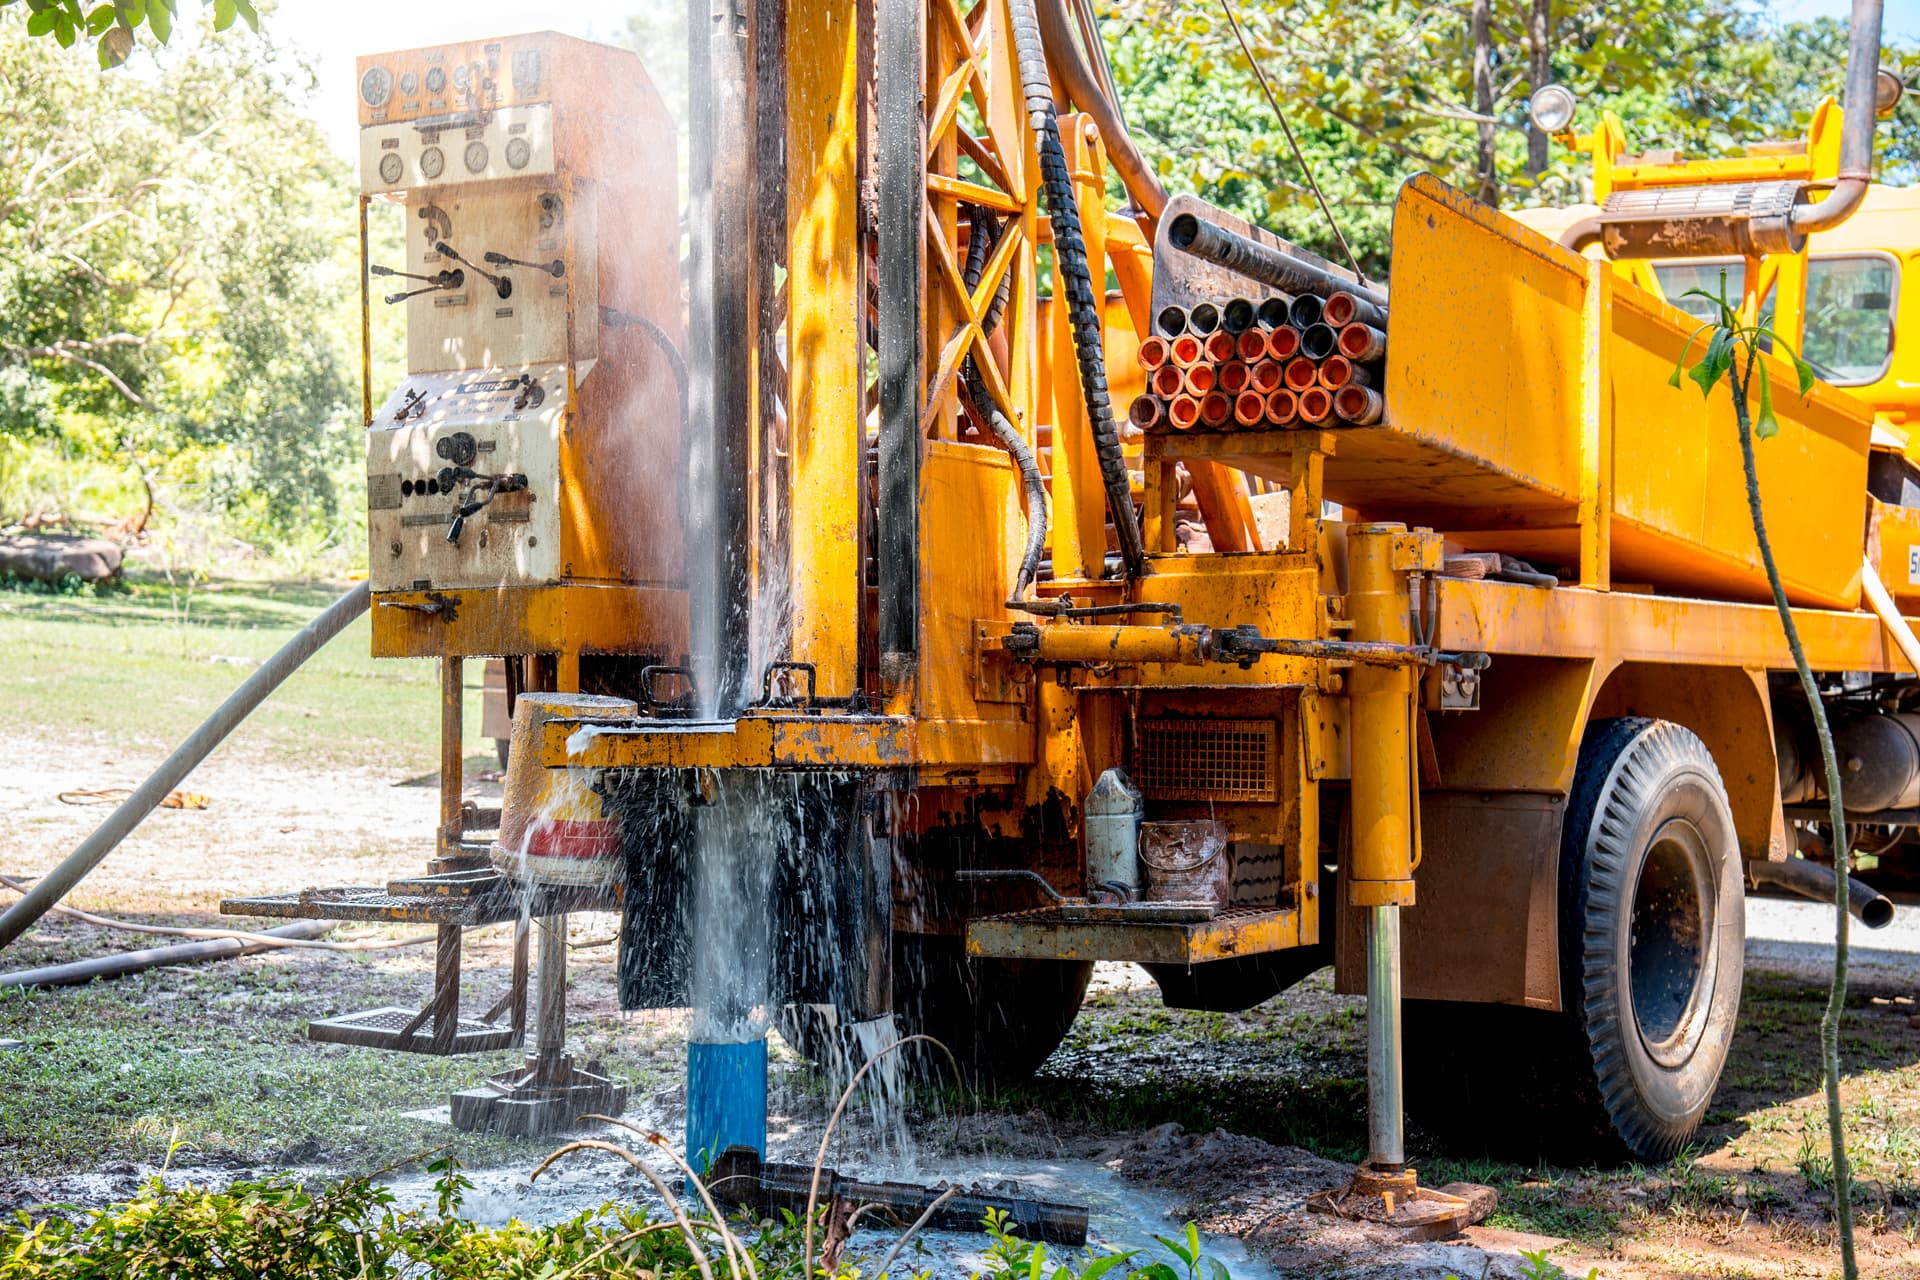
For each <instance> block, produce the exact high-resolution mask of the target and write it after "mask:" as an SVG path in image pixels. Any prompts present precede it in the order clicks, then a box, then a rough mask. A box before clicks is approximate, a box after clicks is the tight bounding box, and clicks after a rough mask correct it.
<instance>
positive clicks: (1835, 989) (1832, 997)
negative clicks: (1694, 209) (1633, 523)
mask: <svg viewBox="0 0 1920 1280" xmlns="http://www.w3.org/2000/svg"><path fill="white" fill-rule="evenodd" d="M1686 296H1688V297H1694V298H1703V299H1705V300H1706V301H1707V302H1709V303H1711V304H1712V305H1713V307H1714V311H1715V316H1714V318H1713V319H1712V320H1709V321H1708V322H1707V323H1706V324H1703V325H1701V326H1700V327H1699V328H1698V329H1695V330H1694V331H1693V332H1692V333H1691V334H1689V335H1688V336H1687V341H1686V344H1685V345H1684V346H1682V347H1681V348H1680V358H1679V360H1677V361H1676V362H1675V363H1674V366H1673V376H1672V377H1671V378H1669V379H1668V380H1667V381H1668V385H1670V386H1673V387H1678V386H1679V385H1680V378H1681V375H1682V374H1683V373H1684V374H1685V376H1687V377H1689V378H1691V379H1693V381H1694V382H1695V383H1696V384H1697V385H1698V386H1699V388H1700V394H1701V395H1703V396H1709V397H1710V396H1712V394H1713V389H1714V387H1716V386H1717V385H1719V383H1720V382H1721V380H1722V379H1724V380H1725V381H1726V382H1727V385H1728V387H1729V388H1730V389H1731V391H1732V393H1733V417H1734V421H1735V422H1736V423H1737V424H1738V425H1739V428H1740V460H1741V462H1742V464H1743V465H1744V466H1745V468H1746V473H1747V512H1748V514H1749V515H1750V516H1751V517H1752V518H1753V536H1754V540H1755V541H1757V542H1758V543H1759V544H1760V562H1761V564H1762V565H1763V566H1765V568H1766V571H1767V585H1768V586H1770V587H1772V589H1773V605H1774V608H1775V609H1776V610H1778V611H1779V614H1780V625H1781V627H1782V628H1783V629H1784V630H1785V631H1786V635H1787V648H1788V649H1789V650H1791V651H1792V653H1793V665H1794V669H1795V670H1796V671H1798V672H1799V675H1800V688H1801V691H1802V692H1803V693H1805V695H1806V699H1807V706H1808V708H1809V709H1810V710H1811V711H1812V714H1813V728H1814V733H1815V734H1816V735H1817V736H1818V737H1819V739H1820V762H1821V765H1822V767H1823V768H1824V769H1825V771H1826V779H1827V809H1828V821H1829V822H1830V823H1831V824H1832V828H1833V870H1834V886H1835V887H1834V911H1835V912H1836V918H1835V922H1834V939H1833V982H1832V984H1831V986H1830V987H1829V988H1828V990H1827V1008H1826V1012H1825V1014H1824V1015H1823V1016H1822V1017H1821V1019H1820V1061H1821V1067H1822V1069H1823V1072H1824V1074H1825V1076H1826V1085H1827V1090H1826V1091H1827V1136H1828V1140H1829V1142H1830V1143H1831V1145H1832V1148H1833V1212H1834V1218H1835V1220H1836V1222H1837V1223H1838V1224H1839V1229H1840V1263H1841V1267H1842V1269H1843V1272H1844V1274H1845V1276H1846V1280H1856V1278H1857V1277H1858V1276H1859V1274H1860V1272H1859V1267H1858V1264H1857V1263H1856V1262H1855V1261H1854V1251H1853V1177H1852V1170H1851V1167H1850V1166H1849V1165H1848V1163H1847V1137H1846V1127H1845V1122H1844V1120H1843V1119H1842V1116H1841V1112H1840V1015H1841V1012H1842V1011H1843V1009H1844V1007H1845V1003H1846V997H1847V928H1848V916H1847V861H1848V857H1849V854H1848V851H1847V828H1846V820H1845V817H1844V814H1843V813H1842V808H1841V795H1840V764H1839V761H1838V759H1837V758H1836V757H1835V755H1834V750H1833V732H1832V730H1831V729H1830V728H1829V727H1828V725H1827V710H1826V704H1825V703H1823V702H1822V701H1821V700H1820V686H1819V684H1818V682H1816V681H1815V679H1814V676H1813V669H1812V668H1811V667H1810V666H1809V665H1808V663H1807V654H1806V650H1805V649H1804V648H1803V647H1802V646H1801V644H1800V630H1799V628H1798V627H1797V626H1795V625H1794V621H1793V610H1792V609H1791V608H1789V607H1788V605H1787V593H1786V589H1785V588H1784V587H1783V586H1781V584H1780V570H1779V568H1778V566H1777V565H1775V563H1774V559H1773V545H1772V543H1770V542H1769V541H1768V540H1767V524H1766V519H1765V517H1764V516H1763V514H1762V512H1761V507H1760V474H1759V471H1758V470H1757V469H1756V466H1755V463H1754V455H1753V440H1754V437H1755V436H1756V435H1758V436H1759V437H1760V438H1761V439H1762V440H1766V439H1769V438H1771V437H1773V436H1775V435H1777V434H1779V431H1780V422H1779V420H1778V419H1777V418H1776V417H1774V412H1773V379H1772V376H1771V375H1770V373H1769V372H1768V370H1767V367H1766V359H1765V356H1764V355H1763V351H1764V350H1765V349H1766V348H1768V347H1771V348H1772V349H1773V350H1776V351H1783V352H1785V353H1786V355H1787V358H1788V359H1789V360H1791V361H1792V362H1793V368H1794V373H1795V374H1796V375H1797V376H1798V378H1799V385H1800V395H1801V397H1802V398H1804V397H1805V396H1806V395H1807V393H1808V392H1809V391H1811V390H1813V382H1814V378H1813V366H1812V365H1810V364H1808V363H1807V362H1806V361H1805V360H1803V359H1801V358H1800V355H1799V353H1798V352H1796V351H1794V350H1793V349H1792V348H1791V347H1789V346H1788V345H1787V344H1786V343H1785V342H1783V341H1782V340H1781V339H1780V336H1779V335H1778V334H1776V333H1775V332H1774V331H1773V329H1772V328H1771V327H1770V326H1767V325H1763V324H1748V323H1746V322H1745V318H1744V317H1743V316H1742V315H1741V313H1740V312H1739V311H1738V310H1736V309H1735V308H1734V306H1733V304H1732V303H1730V302H1729V301H1728V300H1727V273H1726V272H1725V271H1722V272H1721V273H1720V292H1719V294H1718V296H1716V295H1714V294H1710V293H1708V292H1706V291H1705V290H1703V289H1689V290H1688V291H1687V294H1686ZM1702 334H1707V335H1708V338H1707V345H1706V350H1705V352H1704V353H1703V354H1702V355H1701V357H1700V359H1699V361H1698V362H1697V363H1696V364H1695V365H1694V366H1693V368H1691V369H1688V368H1686V363H1687V355H1688V353H1689V352H1691V351H1692V350H1693V344H1694V342H1695V340H1697V339H1698V338H1699V337H1700V336H1701V335H1702ZM1756 381H1757V382H1758V384H1759V385H1758V392H1759V396H1758V401H1759V402H1758V408H1757V412H1756V411H1755V410H1754V408H1753V407H1751V406H1750V405H1749V403H1748V401H1749V394H1750V392H1752V391H1753V390H1754V389H1755V382H1756Z"/></svg>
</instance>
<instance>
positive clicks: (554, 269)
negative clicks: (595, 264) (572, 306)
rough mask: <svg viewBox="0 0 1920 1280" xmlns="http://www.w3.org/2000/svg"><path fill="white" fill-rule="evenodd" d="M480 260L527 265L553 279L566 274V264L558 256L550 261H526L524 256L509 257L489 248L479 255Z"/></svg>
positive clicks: (502, 265) (499, 263) (515, 265)
mask: <svg viewBox="0 0 1920 1280" xmlns="http://www.w3.org/2000/svg"><path fill="white" fill-rule="evenodd" d="M480 260H481V261H482V262H485V263H487V264H488V265H490V266H495V267H528V268H531V269H532V270H534V271H544V272H546V273H547V274H548V275H550V276H552V277H553V278H554V279H555V280H560V279H563V278H565V276H566V274H567V264H566V263H564V262H562V261H561V260H560V259H558V258H555V259H554V260H553V261H552V262H528V261H526V260H525V259H524V258H509V257H508V256H507V255H506V254H504V253H496V252H495V251H493V250H492V249H489V250H487V251H486V252H485V253H483V254H481V255H480Z"/></svg>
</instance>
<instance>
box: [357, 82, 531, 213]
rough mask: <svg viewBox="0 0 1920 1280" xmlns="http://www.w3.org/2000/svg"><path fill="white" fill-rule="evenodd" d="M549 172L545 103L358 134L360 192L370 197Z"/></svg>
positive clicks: (429, 119) (435, 118)
mask: <svg viewBox="0 0 1920 1280" xmlns="http://www.w3.org/2000/svg"><path fill="white" fill-rule="evenodd" d="M363 92H364V88H363ZM553 171H554V151H553V107H552V106H550V105H549V104H547V103H544V102H542V103H536V104H534V105H532V106H525V107H502V108H500V109H498V110H493V111H481V112H461V113H454V114H450V115H444V116H430V117H424V118H422V119H419V120H413V121H407V122H404V123H400V124H386V125H371V126H369V127H367V128H365V129H362V130H361V131H360V189H361V190H362V191H364V192H366V193H368V194H369V195H374V194H379V193H383V192H390V191H400V190H404V189H405V188H408V187H422V186H435V185H441V186H447V185H452V184H454V183H459V182H485V181H489V180H491V179H494V178H537V177H542V176H545V175H548V174H551V173H552V172H553Z"/></svg>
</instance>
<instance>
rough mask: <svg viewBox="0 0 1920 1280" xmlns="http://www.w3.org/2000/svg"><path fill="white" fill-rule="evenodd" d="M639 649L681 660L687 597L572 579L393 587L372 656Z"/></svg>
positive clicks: (377, 608)
mask: <svg viewBox="0 0 1920 1280" xmlns="http://www.w3.org/2000/svg"><path fill="white" fill-rule="evenodd" d="M583 651H584V652H596V653H640V654H650V655H654V656H656V657H657V658H658V659H659V660H660V661H670V662H672V663H674V664H680V663H681V662H682V659H683V658H684V656H685V654H686V652H687V596H686V592H684V591H677V590H668V589H665V588H659V587H626V586H613V585H602V584H595V583H565V584H559V585H553V586H538V587H497V588H494V589H492V590H478V589H462V590H450V591H387V592H382V593H381V594H380V595H379V596H377V597H376V598H375V601H374V608H373V656H374V657H376V658H431V657H440V656H443V655H453V654H458V655H462V656H466V657H476V656H488V657H491V656H499V655H504V654H521V653H558V654H572V655H574V657H575V660H576V662H577V660H578V655H579V654H580V653H581V652H583Z"/></svg>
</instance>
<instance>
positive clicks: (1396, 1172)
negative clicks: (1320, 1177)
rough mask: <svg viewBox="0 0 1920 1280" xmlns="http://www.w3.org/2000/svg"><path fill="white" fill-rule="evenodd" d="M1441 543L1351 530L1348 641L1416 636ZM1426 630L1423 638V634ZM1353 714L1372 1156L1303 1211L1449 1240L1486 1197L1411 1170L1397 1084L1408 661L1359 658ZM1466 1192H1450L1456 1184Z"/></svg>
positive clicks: (1377, 527)
mask: <svg viewBox="0 0 1920 1280" xmlns="http://www.w3.org/2000/svg"><path fill="white" fill-rule="evenodd" d="M1440 551H1441V540H1440V538H1439V536H1438V535H1436V534H1434V533H1430V532H1427V531H1425V530H1414V531H1409V530H1408V529H1407V528H1406V526H1405V525H1400V524H1368V525H1359V526H1356V527H1354V528H1353V529H1350V530H1349V531H1348V533H1347V616H1348V617H1349V618H1350V619H1351V620H1352V622H1353V633H1352V638H1353V639H1354V640H1355V641H1360V642H1368V641H1372V642H1383V643H1385V644H1390V645H1397V646H1403V647H1404V646H1411V645H1412V644H1413V643H1414V640H1415V635H1414V619H1415V616H1416V613H1417V611H1418V607H1419V606H1418V601H1419V595H1418V592H1419V586H1418V583H1419V582H1420V581H1421V575H1423V574H1425V573H1432V572H1435V571H1437V570H1438V569H1439V567H1440ZM1426 638H1427V637H1422V639H1423V640H1424V639H1426ZM1347 679H1348V682H1349V683H1348V691H1349V692H1348V705H1349V708H1350V712H1351V716H1352V729H1353V734H1352V743H1353V782H1352V819H1353V851H1352V858H1351V861H1350V863H1349V866H1348V875H1347V901H1348V902H1349V903H1350V904H1351V905H1353V906H1356V907H1363V908H1365V909H1366V912H1367V929H1366V937H1367V1160H1366V1163H1364V1164H1362V1165H1361V1166H1360V1168H1359V1169H1358V1170H1356V1171H1355V1173H1354V1177H1353V1180H1352V1181H1351V1182H1349V1183H1348V1184H1347V1185H1346V1186H1345V1187H1343V1188H1341V1189H1340V1190H1338V1191H1331V1192H1326V1193H1323V1194H1321V1195H1319V1196H1316V1197H1314V1198H1313V1199H1312V1200H1311V1201H1309V1207H1310V1208H1313V1209H1317V1210H1320V1211H1322V1212H1326V1213H1335V1214H1339V1215H1340V1216H1342V1217H1349V1218H1365V1219H1367V1220H1369V1221H1372V1222H1382V1223H1386V1224H1387V1225H1389V1226H1395V1227H1407V1228H1411V1229H1413V1230H1415V1231H1417V1232H1419V1233H1420V1234H1422V1235H1427V1236H1441V1235H1450V1234H1452V1233H1453V1232H1455V1231H1458V1230H1459V1229H1461V1228H1462V1227H1465V1226H1467V1225H1468V1224H1469V1223H1471V1222H1474V1221H1477V1220H1479V1219H1480V1218H1482V1217H1485V1216H1486V1214H1487V1213H1488V1212H1491V1210H1492V1208H1493V1204H1492V1195H1491V1193H1480V1192H1481V1189H1478V1188H1474V1189H1469V1188H1464V1187H1454V1188H1450V1189H1449V1190H1448V1191H1430V1190H1426V1189H1424V1188H1422V1187H1421V1186H1420V1185H1419V1179H1418V1177H1417V1176H1416V1175H1415V1173H1414V1171H1413V1169H1412V1168H1410V1167H1409V1166H1408V1165H1407V1156H1406V1138H1405V1126H1404V1123H1403V1120H1402V1093H1401V1087H1400V1086H1401V1079H1400V909H1401V908H1402V907H1406V906H1412V905H1413V901H1414V883H1413V871H1414V868H1415V867H1416V866H1417V865H1419V861H1420V781H1419V777H1418V774H1417V773H1416V772H1415V766H1414V762H1415V760H1416V758H1417V734H1418V721H1417V719H1416V717H1417V716H1418V715H1419V714H1420V711H1419V707H1418V705H1417V703H1416V702H1415V698H1414V695H1415V692H1416V690H1417V688H1418V682H1417V680H1416V678H1415V673H1414V669H1413V667H1412V666H1411V665H1410V664H1403V665H1397V666H1383V665H1369V664H1355V666H1354V667H1353V668H1352V669H1351V670H1350V671H1349V672H1348V673H1347ZM1456 1190H1460V1191H1466V1190H1472V1191H1474V1192H1475V1194H1471V1195H1457V1194H1452V1192H1453V1191H1456Z"/></svg>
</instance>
